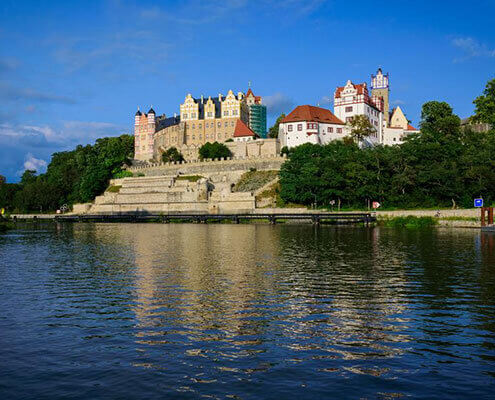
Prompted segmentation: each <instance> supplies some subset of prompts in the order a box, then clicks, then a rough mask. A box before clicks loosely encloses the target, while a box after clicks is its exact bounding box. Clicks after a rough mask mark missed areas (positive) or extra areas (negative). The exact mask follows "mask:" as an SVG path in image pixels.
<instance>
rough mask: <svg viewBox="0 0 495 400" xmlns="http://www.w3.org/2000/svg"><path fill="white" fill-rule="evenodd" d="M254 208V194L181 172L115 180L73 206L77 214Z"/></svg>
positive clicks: (185, 211) (227, 211) (219, 210)
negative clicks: (98, 193) (89, 200)
mask: <svg viewBox="0 0 495 400" xmlns="http://www.w3.org/2000/svg"><path fill="white" fill-rule="evenodd" d="M254 208H255V197H254V195H253V194H252V193H231V192H230V189H227V185H217V187H215V184H213V183H212V182H211V181H210V180H209V179H206V178H200V179H197V180H196V179H194V178H190V177H187V176H186V177H184V176H180V175H163V176H144V177H133V178H123V179H113V180H112V181H110V187H109V188H108V189H107V191H106V192H105V193H104V194H103V195H101V196H98V197H96V199H95V201H94V203H93V204H79V205H75V206H74V212H75V213H77V214H83V213H87V214H123V213H150V214H169V213H204V214H206V213H211V214H219V213H221V214H223V213H240V212H241V213H244V212H251V211H252V210H254Z"/></svg>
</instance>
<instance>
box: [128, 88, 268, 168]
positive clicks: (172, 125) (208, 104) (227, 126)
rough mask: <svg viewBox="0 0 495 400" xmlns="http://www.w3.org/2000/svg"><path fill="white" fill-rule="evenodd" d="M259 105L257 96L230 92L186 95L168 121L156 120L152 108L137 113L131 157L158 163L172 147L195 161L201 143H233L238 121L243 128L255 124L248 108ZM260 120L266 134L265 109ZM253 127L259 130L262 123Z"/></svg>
mask: <svg viewBox="0 0 495 400" xmlns="http://www.w3.org/2000/svg"><path fill="white" fill-rule="evenodd" d="M260 105H261V97H260V96H254V94H253V92H252V91H251V89H249V91H248V96H245V95H244V94H243V93H242V92H238V93H237V95H235V94H234V93H233V91H232V90H229V92H228V93H227V95H226V96H223V95H222V94H219V95H218V96H217V97H211V96H209V97H207V98H206V97H203V96H201V97H200V98H193V97H192V95H191V94H188V95H187V96H186V97H185V99H184V102H183V103H182V104H181V105H180V107H179V108H180V114H179V115H178V116H177V115H174V116H173V117H169V118H167V117H166V116H165V115H162V116H159V117H156V114H155V111H154V110H153V108H151V109H150V110H149V111H148V113H146V114H145V113H141V111H139V110H138V111H137V112H136V115H135V126H134V139H135V140H134V143H135V152H134V154H135V156H134V157H135V159H137V160H141V161H149V160H153V159H154V160H159V159H160V157H161V153H163V152H164V151H165V150H166V149H167V148H170V147H176V148H177V149H178V150H179V151H180V152H181V153H182V154H183V156H184V157H185V158H186V159H195V158H197V157H198V149H199V148H200V147H201V146H202V145H203V144H205V143H207V142H220V143H223V142H225V141H227V140H229V139H232V140H233V139H234V133H235V128H236V124H237V122H238V121H242V122H243V123H244V124H245V125H247V126H249V125H250V121H251V119H252V120H253V123H254V122H257V121H258V120H257V117H256V116H251V113H250V110H251V107H255V108H254V109H253V110H257V108H256V107H257V106H260ZM263 107H264V106H263ZM253 112H254V111H253ZM264 121H265V126H264V132H265V133H266V109H265V114H264ZM257 127H258V129H260V130H262V131H263V128H262V122H260V123H258V125H257ZM251 129H252V128H251ZM253 131H255V130H254V129H253ZM255 133H257V132H256V131H255Z"/></svg>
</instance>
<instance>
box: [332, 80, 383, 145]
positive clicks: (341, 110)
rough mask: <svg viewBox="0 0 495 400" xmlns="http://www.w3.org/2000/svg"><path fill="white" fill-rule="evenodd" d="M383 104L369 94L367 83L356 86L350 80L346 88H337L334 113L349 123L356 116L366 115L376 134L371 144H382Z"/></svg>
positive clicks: (371, 137) (370, 138)
mask: <svg viewBox="0 0 495 400" xmlns="http://www.w3.org/2000/svg"><path fill="white" fill-rule="evenodd" d="M381 107H383V103H382V102H381V100H380V99H379V98H376V99H373V98H371V97H370V95H369V93H368V86H367V85H366V83H360V84H354V83H352V82H351V81H350V80H349V81H347V83H346V84H345V86H340V87H337V89H336V90H335V93H334V113H335V115H336V116H337V117H338V118H339V119H341V120H342V121H344V122H346V123H348V122H349V121H350V120H351V119H352V117H354V116H355V115H365V116H366V117H367V118H368V119H369V121H370V123H371V125H372V126H373V128H374V129H375V132H374V133H373V135H371V136H370V137H369V138H368V140H369V141H370V143H371V144H378V143H380V138H381V135H382V127H383V112H382V109H381Z"/></svg>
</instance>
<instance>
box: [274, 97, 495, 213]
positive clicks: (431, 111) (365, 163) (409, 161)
mask: <svg viewBox="0 0 495 400" xmlns="http://www.w3.org/2000/svg"><path fill="white" fill-rule="evenodd" d="M493 154H495V131H493V130H492V131H490V132H487V133H483V134H480V133H475V132H472V131H470V130H461V129H460V119H459V117H457V116H456V115H454V114H453V112H452V108H451V107H450V106H449V105H448V104H447V103H440V102H429V103H426V104H425V105H424V106H423V110H422V122H421V133H419V134H415V135H412V136H411V137H410V138H409V139H407V140H406V142H405V143H404V144H402V145H399V146H375V147H372V148H364V149H360V148H359V147H358V146H357V145H356V144H355V143H352V142H349V141H347V142H344V141H335V142H332V143H330V144H328V145H325V146H320V145H312V144H304V145H301V146H298V147H296V148H293V149H291V151H290V153H289V160H288V161H287V162H286V163H284V164H283V165H282V168H281V171H280V183H281V192H280V195H281V197H282V199H283V200H284V201H286V202H292V203H299V204H306V205H309V204H312V203H314V202H315V201H316V203H317V204H318V205H328V204H329V203H330V201H331V200H335V201H339V200H340V201H341V203H342V204H343V205H344V206H348V207H356V208H363V207H365V205H366V204H367V202H368V201H379V202H380V203H381V204H382V205H383V206H385V207H405V208H415V207H440V206H452V205H459V206H464V207H471V206H472V201H473V198H475V197H483V198H484V199H485V201H486V203H487V204H489V203H491V202H493V201H495V159H494V158H493Z"/></svg>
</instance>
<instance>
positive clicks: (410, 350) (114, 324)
mask: <svg viewBox="0 0 495 400" xmlns="http://www.w3.org/2000/svg"><path fill="white" fill-rule="evenodd" d="M0 281H1V285H0V398H1V399H37V400H39V399H69V398H70V399H158V398H178V399H196V398H203V397H204V398H221V399H227V398H231V399H286V398H296V399H298V400H302V399H321V398H329V399H397V398H414V399H488V398H491V399H493V398H494V393H495V235H493V234H482V233H481V232H479V231H478V230H474V229H441V228H438V229H427V230H408V229H392V228H381V227H376V228H363V227H339V228H336V227H331V226H320V227H316V226H310V225H276V226H270V225H251V224H246V225H242V224H241V225H228V224H210V225H203V224H56V223H44V224H43V223H40V224H38V225H36V224H31V225H23V226H22V225H21V226H19V227H18V229H16V230H13V231H10V232H8V233H6V234H0Z"/></svg>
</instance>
